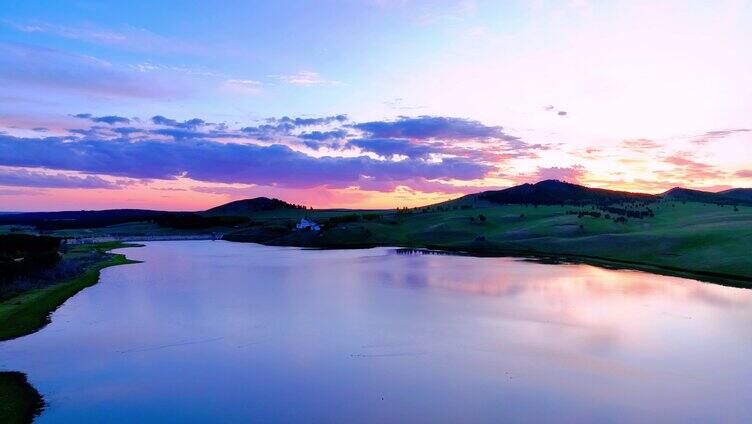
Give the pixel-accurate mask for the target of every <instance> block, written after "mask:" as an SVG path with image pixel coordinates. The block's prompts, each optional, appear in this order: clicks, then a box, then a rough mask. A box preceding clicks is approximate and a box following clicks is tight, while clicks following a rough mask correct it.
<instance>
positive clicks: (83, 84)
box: [0, 43, 179, 98]
mask: <svg viewBox="0 0 752 424" xmlns="http://www.w3.org/2000/svg"><path fill="white" fill-rule="evenodd" d="M0 83H2V84H4V85H6V86H7V87H18V86H20V85H26V86H32V87H36V88H39V87H44V88H55V89H63V90H67V91H71V92H78V93H85V94H88V95H95V96H100V97H120V98H122V97H131V98H165V97H174V96H176V95H178V94H179V91H178V90H176V87H175V86H174V84H168V83H166V82H165V81H159V80H154V79H148V78H143V77H139V76H137V75H135V74H134V73H133V72H131V71H129V70H127V69H122V68H119V67H117V66H115V65H113V64H112V63H110V62H107V61H104V60H101V59H97V58H95V57H92V56H85V55H79V54H72V53H66V52H62V51H59V50H54V49H48V48H43V47H33V46H28V45H22V44H13V43H0Z"/></svg>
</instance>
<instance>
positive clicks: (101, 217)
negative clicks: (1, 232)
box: [0, 209, 171, 230]
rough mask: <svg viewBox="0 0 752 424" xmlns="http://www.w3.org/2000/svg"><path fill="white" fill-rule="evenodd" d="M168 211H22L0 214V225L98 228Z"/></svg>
mask: <svg viewBox="0 0 752 424" xmlns="http://www.w3.org/2000/svg"><path fill="white" fill-rule="evenodd" d="M170 213H171V212H163V211H154V210H148V209H108V210H102V211H61V212H24V213H14V214H3V215H0V225H33V226H36V227H37V228H38V229H41V230H59V229H66V228H99V227H106V226H110V225H117V224H122V223H125V222H136V221H148V220H151V219H154V218H155V217H158V216H162V215H168V214H170Z"/></svg>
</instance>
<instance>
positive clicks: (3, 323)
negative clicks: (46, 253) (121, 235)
mask: <svg viewBox="0 0 752 424" xmlns="http://www.w3.org/2000/svg"><path fill="white" fill-rule="evenodd" d="M130 246H134V245H129V244H124V243H118V242H113V243H100V244H92V245H81V246H75V247H73V248H72V249H71V250H70V251H69V252H67V253H66V254H65V259H66V260H75V259H76V258H77V257H83V256H90V255H91V254H92V253H95V254H97V255H98V256H99V260H98V261H96V262H94V263H92V264H90V265H88V266H87V267H86V268H85V269H84V270H83V272H82V273H81V274H80V275H78V276H76V277H74V278H71V279H68V280H65V281H62V282H60V283H57V284H53V285H51V286H49V287H45V288H40V289H36V290H31V291H28V292H26V293H23V294H20V295H18V296H15V297H13V298H10V299H7V300H5V301H3V302H2V303H0V341H3V340H10V339H14V338H16V337H21V336H25V335H27V334H31V333H34V332H36V331H37V330H39V329H40V328H42V327H44V326H45V325H47V324H49V322H50V314H51V313H52V312H53V311H55V309H57V308H58V307H59V306H60V305H62V304H63V303H64V302H65V301H66V300H68V298H70V297H71V296H73V295H75V294H76V293H78V292H80V291H81V290H83V289H85V288H86V287H89V286H92V285H94V284H96V282H97V281H98V280H99V271H100V270H102V269H104V268H107V267H110V266H115V265H123V264H128V263H134V262H135V261H131V260H130V259H127V258H126V257H125V255H122V254H109V253H107V251H109V250H112V249H116V248H121V247H130Z"/></svg>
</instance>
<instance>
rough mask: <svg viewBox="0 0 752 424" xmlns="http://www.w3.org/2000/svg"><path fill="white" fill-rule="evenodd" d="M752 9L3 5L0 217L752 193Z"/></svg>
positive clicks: (376, 1)
mask: <svg viewBox="0 0 752 424" xmlns="http://www.w3.org/2000/svg"><path fill="white" fill-rule="evenodd" d="M750 40H752V2H750V1H742V0H733V1H714V2H707V1H697V2H695V1H667V2H663V1H645V2H643V1H624V2H620V1H597V2H590V1H587V0H571V1H542V0H538V1H535V0H533V1H504V2H499V1H482V0H477V1H430V2H428V1H426V2H421V1H410V0H401V1H400V0H347V1H345V0H342V1H323V0H322V1H310V2H307V1H293V2H284V1H274V2H254V1H237V2H233V1H223V2H211V1H201V2H198V1H197V2H187V1H85V0H81V1H15V0H4V1H3V2H1V3H0V88H1V89H0V211H45V210H70V209H74V210H79V209H105V208H152V209H165V210H203V209H206V208H208V207H212V206H216V205H218V204H221V203H225V202H227V201H231V200H236V199H241V198H248V197H257V196H267V197H277V198H280V199H283V200H287V201H289V202H292V203H298V204H304V205H307V206H313V207H351V208H385V207H405V206H417V205H424V204H429V203H434V202H439V201H444V200H448V199H451V198H455V197H459V196H461V195H464V194H467V193H473V192H478V191H483V190H489V189H500V188H505V187H509V186H512V185H516V184H521V183H526V182H537V181H540V180H544V179H559V180H563V181H569V182H574V183H580V184H584V185H589V186H594V187H604V188H613V189H623V190H631V191H642V192H651V193H657V192H661V191H664V190H666V189H669V188H671V187H674V186H684V187H689V188H696V189H704V190H711V191H721V190H724V189H728V188H731V187H750V186H752V49H750V48H749V41H750Z"/></svg>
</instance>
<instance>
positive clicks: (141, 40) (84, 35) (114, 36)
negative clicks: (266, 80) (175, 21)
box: [6, 21, 211, 54]
mask: <svg viewBox="0 0 752 424" xmlns="http://www.w3.org/2000/svg"><path fill="white" fill-rule="evenodd" d="M6 24H7V25H8V26H10V27H11V28H15V29H16V30H18V31H22V32H27V33H44V34H50V35H54V36H57V37H62V38H68V39H72V40H78V41H83V42H87V43H93V44H103V45H108V46H115V47H120V48H123V49H127V50H133V51H139V52H157V53H183V54H208V53H211V49H210V48H209V47H208V46H204V45H201V44H198V43H191V42H187V41H185V40H183V39H178V38H170V37H165V36H163V35H159V34H157V33H154V32H152V31H149V30H148V29H145V28H138V27H134V26H129V25H128V26H124V27H121V28H119V29H112V28H102V27H97V26H91V25H89V26H70V25H58V24H52V23H48V22H28V23H20V22H13V21H6Z"/></svg>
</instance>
